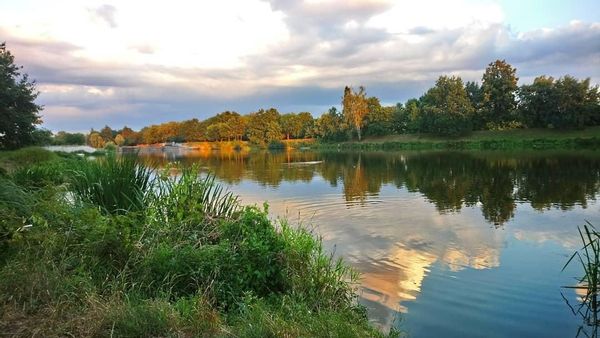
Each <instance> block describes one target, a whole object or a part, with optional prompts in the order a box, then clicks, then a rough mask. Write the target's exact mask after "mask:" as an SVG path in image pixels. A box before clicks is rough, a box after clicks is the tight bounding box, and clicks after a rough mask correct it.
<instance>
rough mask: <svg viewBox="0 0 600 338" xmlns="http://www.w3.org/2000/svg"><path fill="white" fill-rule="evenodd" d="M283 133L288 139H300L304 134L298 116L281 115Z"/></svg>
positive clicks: (290, 114)
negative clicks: (301, 134)
mask: <svg viewBox="0 0 600 338" xmlns="http://www.w3.org/2000/svg"><path fill="white" fill-rule="evenodd" d="M280 123H281V131H282V132H283V134H284V135H285V138H286V139H288V140H289V139H290V137H291V138H298V136H299V135H300V133H301V132H302V124H301V121H300V119H298V115H296V114H294V113H288V114H283V115H281V121H280Z"/></svg>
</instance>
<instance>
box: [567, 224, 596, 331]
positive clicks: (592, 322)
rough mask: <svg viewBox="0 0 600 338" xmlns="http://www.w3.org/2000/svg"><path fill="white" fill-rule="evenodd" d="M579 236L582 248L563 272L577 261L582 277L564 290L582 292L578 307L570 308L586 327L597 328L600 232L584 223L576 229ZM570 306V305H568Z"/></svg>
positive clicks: (572, 257)
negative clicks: (569, 289)
mask: <svg viewBox="0 0 600 338" xmlns="http://www.w3.org/2000/svg"><path fill="white" fill-rule="evenodd" d="M577 230H578V231H579V236H580V238H581V241H582V243H583V247H582V248H581V249H579V250H578V251H575V252H574V253H573V255H571V257H570V258H569V260H568V261H567V263H565V265H564V266H563V270H564V269H565V268H566V267H567V266H568V265H569V264H571V263H572V262H574V261H578V262H579V263H580V265H581V267H582V268H583V272H584V275H583V276H582V277H579V278H577V281H578V283H577V285H576V286H566V287H565V288H571V289H578V290H582V291H584V294H583V296H582V298H581V302H580V304H579V306H577V307H576V308H573V307H571V309H572V310H573V312H574V313H575V314H580V315H581V316H582V317H583V318H584V320H585V322H586V324H587V325H588V326H593V327H598V324H600V322H599V318H598V317H599V311H600V306H599V305H600V303H599V302H598V291H599V290H600V285H599V284H600V232H598V230H596V228H595V227H594V226H593V225H592V224H591V223H590V222H586V224H584V225H583V226H582V227H578V228H577ZM569 306H570V305H569Z"/></svg>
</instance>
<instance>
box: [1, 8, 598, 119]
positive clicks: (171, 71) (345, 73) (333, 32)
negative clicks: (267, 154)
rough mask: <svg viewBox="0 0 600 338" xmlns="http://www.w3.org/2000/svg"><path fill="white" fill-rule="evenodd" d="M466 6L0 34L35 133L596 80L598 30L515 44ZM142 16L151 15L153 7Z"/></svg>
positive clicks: (277, 11)
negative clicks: (362, 96)
mask: <svg viewBox="0 0 600 338" xmlns="http://www.w3.org/2000/svg"><path fill="white" fill-rule="evenodd" d="M470 4H471V2H470V1H469V0H457V1H452V2H450V3H449V4H445V5H439V6H433V5H432V3H431V1H430V0H422V1H420V2H419V3H418V4H412V5H410V6H408V5H405V4H404V5H402V6H400V5H398V4H396V3H395V2H391V1H334V0H320V1H317V0H310V1H304V2H300V1H285V0H272V1H268V2H264V3H262V4H260V5H256V4H254V3H251V2H247V1H246V2H243V3H240V4H239V5H236V6H238V7H239V6H242V7H240V8H237V7H236V10H234V11H232V13H228V12H227V8H228V7H227V6H226V5H223V6H224V7H223V8H221V7H218V8H216V9H214V11H213V12H209V13H204V12H203V11H202V10H201V9H202V8H194V10H192V9H187V12H190V15H191V16H190V18H191V17H192V16H193V15H192V14H194V13H199V14H198V15H201V16H202V18H203V20H204V19H207V20H208V19H210V20H212V21H210V23H211V25H212V26H210V25H200V26H196V24H195V23H192V22H189V23H188V22H187V21H185V20H184V21H185V22H184V23H185V24H186V25H188V26H185V25H183V24H184V23H179V24H177V25H175V26H174V27H176V28H177V29H175V28H173V29H171V28H168V27H166V28H165V29H164V30H157V29H155V28H156V27H155V26H156V21H152V20H151V21H152V22H150V21H148V22H146V21H139V22H138V21H136V16H135V15H138V14H139V11H138V12H135V11H134V9H133V8H128V7H126V6H125V4H123V5H122V6H124V7H119V10H118V12H119V18H120V19H121V22H120V23H121V24H120V25H118V26H117V23H116V22H115V20H114V19H115V13H116V11H117V9H116V8H114V7H111V6H110V5H106V6H109V7H110V8H112V9H109V8H108V7H105V6H100V7H95V10H94V13H95V14H94V15H97V16H99V17H101V18H102V20H104V21H106V24H108V25H109V26H111V27H113V29H111V30H108V32H107V30H106V29H103V30H99V28H98V27H96V26H97V25H96V26H94V25H91V26H90V27H87V26H85V23H82V25H84V26H85V27H82V28H81V30H82V31H83V32H86V34H89V37H87V38H86V39H83V38H81V39H80V38H79V35H77V36H76V37H77V38H73V39H71V38H69V37H70V35H69V34H67V33H65V34H63V35H61V34H59V33H60V32H61V30H60V29H59V28H61V27H62V26H57V27H58V28H56V27H55V28H52V29H50V28H49V29H48V30H47V32H52V34H50V33H47V34H46V33H43V32H44V31H43V30H40V33H39V34H32V33H31V32H30V31H29V30H25V28H23V27H24V26H22V25H21V26H19V25H8V24H6V25H0V35H1V36H3V37H4V38H5V39H6V41H7V46H8V48H9V49H10V50H11V51H13V53H14V54H15V57H16V61H17V63H18V64H21V65H23V66H24V67H25V71H26V72H27V73H29V74H30V75H31V77H32V78H34V79H36V80H37V81H38V83H39V85H40V87H39V88H40V90H41V91H42V95H41V96H40V98H39V99H40V103H41V104H44V105H45V107H46V109H45V111H44V113H43V114H44V119H45V125H46V126H47V127H49V128H51V129H54V130H58V129H77V130H86V129H89V128H90V127H93V126H96V127H98V126H102V125H104V124H105V123H106V122H110V123H114V124H115V125H122V124H128V125H130V126H132V127H135V128H140V127H142V126H144V125H147V124H149V123H159V122H162V121H168V120H181V119H185V118H191V117H197V118H206V117H208V116H211V115H213V114H215V113H217V112H219V111H224V110H232V109H233V110H237V111H239V112H241V113H247V112H250V111H255V110H257V109H259V108H262V107H270V106H274V107H276V108H278V109H280V110H281V111H311V112H312V113H313V114H315V115H318V114H320V113H322V112H324V111H326V110H327V108H328V107H330V106H332V105H339V102H340V97H341V91H342V88H343V87H344V86H345V85H355V86H357V85H365V86H366V87H367V91H368V94H369V95H375V96H378V97H380V98H381V100H382V102H384V103H387V104H395V103H396V102H403V101H405V100H407V99H409V98H411V97H418V96H420V95H421V94H422V93H423V92H425V90H426V89H427V88H428V87H430V86H431V85H432V84H433V83H434V82H435V80H436V78H437V77H438V76H439V75H442V74H453V75H460V76H462V77H463V79H464V80H465V81H466V80H480V79H481V75H482V73H483V71H484V69H485V67H486V66H487V64H488V63H490V62H492V61H493V60H495V59H498V58H499V59H506V60H507V61H508V62H509V63H511V64H512V65H513V66H515V67H516V68H517V73H518V76H519V77H520V78H521V82H522V83H524V82H528V81H531V80H532V79H533V77H535V76H537V75H541V74H546V75H551V76H554V77H560V76H562V75H565V74H571V75H573V76H576V77H580V78H583V77H588V76H590V77H592V82H595V83H598V82H599V80H600V23H584V22H577V21H574V22H571V23H570V24H568V25H565V26H562V27H555V28H552V29H538V30H533V31H529V32H523V33H519V34H517V33H514V32H512V31H511V29H510V27H509V26H507V25H506V24H505V23H504V21H503V20H504V16H503V13H502V11H501V9H499V8H498V6H497V5H496V4H495V3H494V2H481V3H478V4H477V5H475V6H470ZM120 6H121V5H120ZM182 6H183V5H182ZM243 6H246V7H243ZM253 6H254V7H253ZM256 6H258V7H256ZM453 6H454V7H457V6H458V7H457V8H458V9H459V10H462V12H461V14H460V15H459V16H458V18H456V17H454V16H453V15H452V13H451V12H449V11H451V10H452V8H454V7H453ZM461 6H463V7H465V6H466V7H465V8H466V9H464V8H462V7H461ZM230 7H235V6H230ZM255 7H256V8H255ZM86 8H90V7H86ZM427 9H429V10H427ZM148 10H149V11H150V13H155V14H156V15H158V13H160V8H159V7H156V8H155V7H152V6H150V5H149V8H148ZM169 11H175V9H169ZM182 11H186V8H183V7H182V8H181V9H177V12H173V13H171V12H168V11H167V10H165V9H163V12H165V13H167V12H168V13H170V14H171V15H176V14H177V13H180V12H182ZM135 13H137V14H135ZM134 14H135V15H134ZM153 15H154V14H153ZM177 15H179V14H177ZM194 15H195V14H194ZM219 15H226V16H225V17H223V18H221V20H219ZM164 17H168V15H164ZM176 17H177V16H176ZM1 18H2V15H1V14H0V19H1ZM186 18H187V17H186ZM126 19H129V21H127V22H128V24H127V25H126V24H125V22H126V21H125V20H126ZM225 19H226V20H225ZM144 20H145V19H144ZM165 20H167V19H165ZM180 21H181V20H180ZM55 24H56V25H58V23H55ZM151 24H152V25H154V26H150V25H151ZM267 24H268V25H267ZM178 25H179V26H178ZM267 26H269V27H273V28H272V29H271V30H276V32H275V33H274V35H273V34H272V32H269V30H267V28H266V27H267ZM32 27H33V26H32ZM44 27H45V26H44ZM52 27H53V26H52ZM132 27H135V30H134V29H133V28H132ZM34 28H35V27H34ZM34 28H32V29H34ZM68 28H70V29H71V30H72V27H68ZM35 29H37V28H35ZM35 29H34V31H35ZM142 31H143V32H145V33H146V34H142V35H140V33H139V32H142ZM69 32H70V31H69ZM161 32H162V33H161ZM221 33H223V35H220V34H221ZM92 37H95V38H93V39H92ZM196 37H197V38H196ZM218 38H220V39H218ZM90 39H91V41H92V42H94V43H90V42H89V41H90ZM253 42H256V43H255V44H256V45H257V46H259V47H256V46H253V45H254V44H253ZM235 45H239V46H238V47H239V48H238V47H235V48H233V47H231V46H235ZM240 46H241V47H240ZM242 47H243V48H242ZM207 55H208V56H207ZM222 59H227V60H233V61H231V62H230V61H227V62H221V61H222ZM196 60H197V62H196ZM76 114H79V117H78V118H73V116H76Z"/></svg>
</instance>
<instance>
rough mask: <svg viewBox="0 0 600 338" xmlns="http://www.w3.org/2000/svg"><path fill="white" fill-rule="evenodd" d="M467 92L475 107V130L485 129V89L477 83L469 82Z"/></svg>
mask: <svg viewBox="0 0 600 338" xmlns="http://www.w3.org/2000/svg"><path fill="white" fill-rule="evenodd" d="M465 90H466V91H467V96H468V97H469V101H471V105H472V106H473V119H472V120H473V129H475V130H482V129H485V116H484V114H483V110H482V107H483V89H482V88H481V85H479V83H477V82H473V81H467V83H465Z"/></svg>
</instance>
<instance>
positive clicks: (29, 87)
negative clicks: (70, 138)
mask: <svg viewBox="0 0 600 338" xmlns="http://www.w3.org/2000/svg"><path fill="white" fill-rule="evenodd" d="M21 69H22V67H19V66H17V65H15V63H14V56H13V55H12V54H11V53H10V51H9V50H7V49H6V44H5V43H2V44H0V149H15V148H19V147H22V146H25V145H28V144H32V143H33V142H34V141H35V139H34V135H33V134H34V131H35V126H36V125H37V124H40V123H41V122H42V121H41V120H40V116H39V114H38V113H39V112H40V110H42V106H39V105H37V104H35V102H34V101H35V99H36V98H37V96H38V94H39V93H38V91H37V90H36V88H35V81H30V80H29V77H28V76H27V74H23V73H21Z"/></svg>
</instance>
